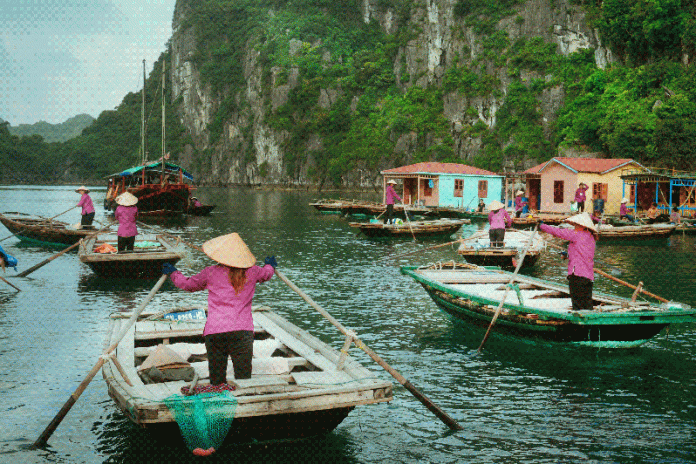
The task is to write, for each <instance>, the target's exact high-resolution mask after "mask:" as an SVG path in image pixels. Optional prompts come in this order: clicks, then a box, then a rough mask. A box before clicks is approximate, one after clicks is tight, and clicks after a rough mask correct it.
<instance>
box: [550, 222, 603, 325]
mask: <svg viewBox="0 0 696 464" xmlns="http://www.w3.org/2000/svg"><path fill="white" fill-rule="evenodd" d="M565 222H567V223H568V224H572V225H574V226H575V229H562V228H560V227H553V226H549V225H546V224H544V223H543V222H541V223H540V224H539V230H540V231H542V232H545V233H547V234H551V235H553V236H554V237H558V238H561V239H563V240H568V241H569V242H570V243H569V244H568V253H567V254H568V289H569V290H570V299H571V301H572V304H573V311H578V310H582V309H593V305H592V285H593V283H594V255H595V247H596V244H597V238H598V237H597V228H596V227H595V225H594V224H593V223H592V219H590V215H589V214H588V213H580V214H576V215H575V216H571V217H569V218H568V219H566V220H565Z"/></svg>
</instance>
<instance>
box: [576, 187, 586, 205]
mask: <svg viewBox="0 0 696 464" xmlns="http://www.w3.org/2000/svg"><path fill="white" fill-rule="evenodd" d="M588 188H589V187H578V189H577V190H576V191H575V201H577V202H582V201H585V199H586V197H585V192H586V191H587V189H588Z"/></svg>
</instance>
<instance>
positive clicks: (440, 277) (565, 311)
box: [401, 262, 696, 348]
mask: <svg viewBox="0 0 696 464" xmlns="http://www.w3.org/2000/svg"><path fill="white" fill-rule="evenodd" d="M401 273H402V274H405V275H408V276H411V277H413V278H414V279H415V280H416V282H418V283H419V284H421V285H422V286H423V288H424V289H425V290H426V291H427V292H428V294H429V295H430V297H431V298H432V299H433V300H434V301H435V303H437V305H438V306H439V307H440V308H441V309H442V310H443V311H444V312H445V313H447V314H448V315H450V316H452V317H454V318H456V319H461V320H463V321H466V322H467V323H469V324H475V325H479V326H481V327H488V325H489V324H490V322H491V319H492V317H493V314H494V313H495V311H496V309H497V307H498V305H499V304H500V301H501V299H502V298H503V295H504V293H505V288H506V285H508V283H509V282H510V279H511V278H512V277H513V273H511V272H506V271H502V270H500V269H498V268H487V267H480V266H475V265H471V264H463V263H454V262H451V263H438V264H434V265H430V266H427V267H413V266H405V267H402V268H401ZM514 277H515V278H514V280H513V284H512V290H511V291H509V292H508V295H507V299H506V300H505V303H504V305H503V310H502V312H501V313H500V315H499V316H498V319H497V321H496V326H495V330H494V333H496V332H505V333H507V334H511V335H514V336H518V337H523V338H531V339H538V340H544V341H549V342H557V343H562V344H568V345H577V346H591V347H601V348H631V347H635V346H639V345H641V344H643V343H645V342H647V341H648V340H649V339H650V338H652V337H654V336H656V335H657V334H659V333H660V332H661V331H662V329H664V328H665V327H667V326H669V325H670V324H680V323H685V322H696V310H695V309H691V308H690V307H688V306H687V305H682V304H679V303H672V302H670V303H666V304H661V305H658V304H650V303H648V302H644V301H632V299H631V298H623V297H618V296H614V295H608V294H603V293H597V292H595V293H594V294H593V300H594V309H593V310H586V311H585V310H583V311H573V310H572V307H571V301H570V295H569V293H568V286H567V285H562V284H557V283H553V282H549V281H545V280H541V279H536V278H532V277H527V276H521V275H516V276H514Z"/></svg>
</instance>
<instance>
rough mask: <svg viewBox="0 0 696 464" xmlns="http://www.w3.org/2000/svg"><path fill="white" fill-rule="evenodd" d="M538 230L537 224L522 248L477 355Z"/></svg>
mask: <svg viewBox="0 0 696 464" xmlns="http://www.w3.org/2000/svg"><path fill="white" fill-rule="evenodd" d="M538 228H539V224H537V225H536V226H534V232H532V235H531V236H530V237H529V242H527V246H525V247H524V251H523V252H522V257H521V258H520V260H519V261H518V262H517V266H516V267H515V272H513V273H512V276H511V277H510V282H508V284H507V285H506V286H505V293H503V297H502V298H501V299H500V304H499V305H498V307H497V308H496V310H495V314H493V319H491V323H490V324H489V325H488V330H486V335H484V336H483V340H481V345H479V347H478V352H479V353H480V352H481V350H482V349H483V345H485V343H486V340H488V335H490V333H491V330H492V329H493V325H494V324H495V321H496V320H497V319H498V316H499V315H500V312H501V311H502V309H503V304H505V299H506V298H507V296H508V293H510V286H511V285H512V283H513V282H514V281H515V277H517V273H518V272H520V268H521V267H522V262H523V261H524V258H525V256H527V251H529V248H530V247H531V246H532V243H534V237H535V236H536V233H537V229H538Z"/></svg>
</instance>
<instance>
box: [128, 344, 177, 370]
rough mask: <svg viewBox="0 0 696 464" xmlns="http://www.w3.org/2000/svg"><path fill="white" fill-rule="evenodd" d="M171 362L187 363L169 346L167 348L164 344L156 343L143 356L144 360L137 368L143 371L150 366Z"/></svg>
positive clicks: (167, 364) (170, 363)
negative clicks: (152, 348) (146, 354)
mask: <svg viewBox="0 0 696 464" xmlns="http://www.w3.org/2000/svg"><path fill="white" fill-rule="evenodd" d="M172 364H174V365H176V364H183V365H188V361H186V360H185V359H184V358H182V357H181V356H179V354H178V353H177V352H176V351H174V350H172V349H171V348H167V347H166V346H164V345H157V348H155V349H154V351H153V352H152V353H150V354H149V355H148V357H147V358H145V361H143V363H142V364H141V365H140V366H139V367H138V370H139V371H143V370H145V369H149V368H151V367H162V366H169V365H172Z"/></svg>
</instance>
